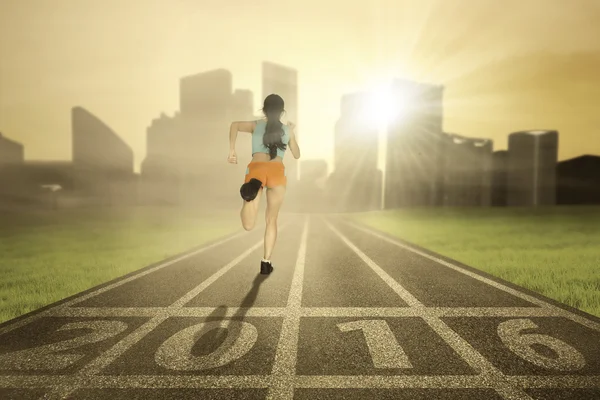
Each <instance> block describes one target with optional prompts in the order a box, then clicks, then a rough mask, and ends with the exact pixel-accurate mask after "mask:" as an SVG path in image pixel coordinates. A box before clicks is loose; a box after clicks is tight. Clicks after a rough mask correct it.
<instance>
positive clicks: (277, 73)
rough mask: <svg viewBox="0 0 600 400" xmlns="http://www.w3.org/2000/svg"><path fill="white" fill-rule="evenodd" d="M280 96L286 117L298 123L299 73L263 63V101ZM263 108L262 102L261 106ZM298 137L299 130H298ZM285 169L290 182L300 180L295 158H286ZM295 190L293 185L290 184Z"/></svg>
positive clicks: (287, 68)
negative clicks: (272, 95)
mask: <svg viewBox="0 0 600 400" xmlns="http://www.w3.org/2000/svg"><path fill="white" fill-rule="evenodd" d="M273 93H274V94H278V95H279V96H281V97H282V98H283V101H284V102H285V110H286V114H285V116H286V117H287V119H288V120H289V121H292V122H294V123H295V124H297V123H298V72H297V71H296V70H295V69H293V68H290V67H285V66H282V65H278V64H275V63H271V62H263V63H262V99H264V98H265V97H267V96H268V95H270V94H273ZM260 106H261V107H262V101H261V105H260ZM296 136H297V137H299V135H298V129H296ZM285 168H286V171H287V177H288V181H289V180H291V181H295V180H297V179H298V161H297V160H296V159H294V158H293V157H289V158H287V157H286V160H285ZM290 189H291V190H293V184H290Z"/></svg>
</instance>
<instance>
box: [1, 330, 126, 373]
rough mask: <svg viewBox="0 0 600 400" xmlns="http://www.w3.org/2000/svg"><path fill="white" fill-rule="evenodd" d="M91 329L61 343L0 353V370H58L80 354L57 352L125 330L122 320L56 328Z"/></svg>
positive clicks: (75, 359)
mask: <svg viewBox="0 0 600 400" xmlns="http://www.w3.org/2000/svg"><path fill="white" fill-rule="evenodd" d="M73 329H91V330H92V332H90V333H87V334H85V335H83V336H78V337H76V338H73V339H68V340H63V341H62V342H56V343H50V344H46V345H43V346H38V347H33V348H29V349H24V350H18V351H14V352H12V353H6V354H0V369H13V370H48V369H50V370H59V369H63V368H67V367H69V366H71V365H73V364H74V363H75V362H77V361H78V360H80V359H81V358H83V357H85V355H84V354H73V353H68V354H66V353H59V352H61V351H65V350H72V349H76V348H78V347H81V346H85V345H86V344H91V343H97V342H101V341H103V340H106V339H109V338H111V337H114V336H117V335H118V334H120V333H122V332H124V331H125V330H126V329H127V324H126V323H125V322H122V321H81V322H71V323H68V324H65V325H63V326H61V327H60V328H59V329H58V330H59V331H69V330H73Z"/></svg>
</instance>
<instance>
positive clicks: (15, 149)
mask: <svg viewBox="0 0 600 400" xmlns="http://www.w3.org/2000/svg"><path fill="white" fill-rule="evenodd" d="M24 159H25V150H24V148H23V145H22V144H21V143H18V142H15V141H13V140H10V139H8V138H7V137H5V136H3V135H2V133H0V167H1V166H2V165H7V164H18V163H22V162H23V161H24Z"/></svg>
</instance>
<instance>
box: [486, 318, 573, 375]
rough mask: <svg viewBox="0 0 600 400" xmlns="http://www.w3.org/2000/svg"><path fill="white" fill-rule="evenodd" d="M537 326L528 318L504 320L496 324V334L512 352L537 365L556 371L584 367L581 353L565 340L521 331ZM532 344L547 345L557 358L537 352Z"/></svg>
mask: <svg viewBox="0 0 600 400" xmlns="http://www.w3.org/2000/svg"><path fill="white" fill-rule="evenodd" d="M537 327H538V326H537V325H536V324H535V323H533V321H531V320H529V319H513V320H510V321H504V322H502V323H501V324H500V325H498V336H500V340H502V343H504V345H505V346H506V347H508V348H509V349H510V350H511V351H512V352H513V353H515V354H516V355H518V356H519V357H521V358H523V359H524V360H526V361H529V362H530V363H532V364H535V365H537V366H538V367H542V368H547V369H555V370H558V371H576V370H578V369H581V368H583V367H585V359H584V358H583V355H581V353H580V352H578V351H577V350H576V349H574V348H573V347H571V346H569V345H568V344H566V343H565V342H563V341H561V340H559V339H556V338H553V337H551V336H548V335H542V334H539V333H521V331H522V330H524V329H534V328H537ZM534 344H538V345H542V346H546V347H548V348H549V349H551V350H552V351H554V352H555V353H556V354H557V355H558V358H550V357H546V356H543V355H541V354H539V353H538V352H536V351H535V350H534V349H533V348H532V347H531V346H532V345H534Z"/></svg>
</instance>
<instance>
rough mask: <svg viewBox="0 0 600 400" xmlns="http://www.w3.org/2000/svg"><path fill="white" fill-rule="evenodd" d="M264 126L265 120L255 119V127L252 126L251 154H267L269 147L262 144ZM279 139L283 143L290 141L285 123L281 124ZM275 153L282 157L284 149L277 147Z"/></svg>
mask: <svg viewBox="0 0 600 400" xmlns="http://www.w3.org/2000/svg"><path fill="white" fill-rule="evenodd" d="M266 127H267V121H265V120H259V121H256V128H254V132H252V155H254V153H267V154H269V148H268V147H267V146H265V145H264V144H263V136H264V135H265V129H266ZM281 141H282V142H283V143H284V144H289V142H290V128H289V127H288V126H287V125H285V124H284V125H283V136H282V137H281ZM277 155H278V156H279V157H281V158H282V159H283V156H284V155H285V151H283V150H281V149H279V148H278V149H277Z"/></svg>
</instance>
